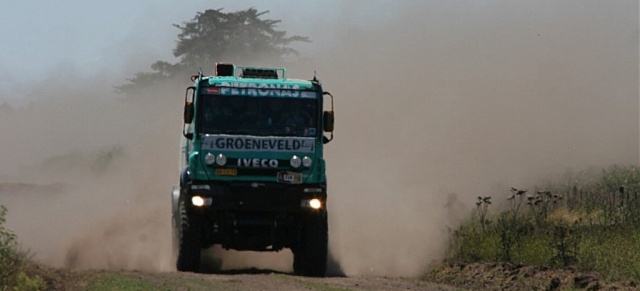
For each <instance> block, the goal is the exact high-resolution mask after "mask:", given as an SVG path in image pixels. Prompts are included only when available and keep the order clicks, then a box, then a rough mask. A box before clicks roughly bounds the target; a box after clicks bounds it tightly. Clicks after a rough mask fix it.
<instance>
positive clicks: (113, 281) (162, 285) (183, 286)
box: [49, 269, 459, 291]
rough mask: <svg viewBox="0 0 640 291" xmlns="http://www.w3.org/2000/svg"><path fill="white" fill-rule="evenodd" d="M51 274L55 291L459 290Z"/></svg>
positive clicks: (394, 282)
mask: <svg viewBox="0 0 640 291" xmlns="http://www.w3.org/2000/svg"><path fill="white" fill-rule="evenodd" d="M55 272H56V273H57V274H55V275H53V274H51V273H50V274H49V276H51V277H52V279H53V280H49V281H50V282H52V281H54V282H52V283H53V284H52V285H53V286H51V287H52V288H51V289H54V290H193V291H195V290H214V291H215V290H225V291H229V290H279V291H286V290H432V291H435V290H459V289H455V288H452V287H447V286H443V285H438V284H435V283H430V282H427V281H422V280H418V279H409V278H391V277H328V278H307V277H299V276H293V275H291V274H287V273H281V272H274V271H268V270H255V269H250V270H240V271H227V272H224V273H222V274H194V273H178V272H165V273H162V272H159V273H152V272H129V271H124V272H111V271H69V273H64V272H63V273H61V271H60V270H57V271H55Z"/></svg>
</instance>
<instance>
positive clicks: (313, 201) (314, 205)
mask: <svg viewBox="0 0 640 291" xmlns="http://www.w3.org/2000/svg"><path fill="white" fill-rule="evenodd" d="M309 206H310V207H311V208H313V209H320V207H322V202H320V199H318V198H313V199H311V200H309Z"/></svg>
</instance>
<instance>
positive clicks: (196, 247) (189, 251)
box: [176, 199, 202, 272]
mask: <svg viewBox="0 0 640 291" xmlns="http://www.w3.org/2000/svg"><path fill="white" fill-rule="evenodd" d="M178 212H179V215H180V229H179V241H178V259H177V262H176V268H177V269H178V271H180V272H198V271H199V270H200V252H201V249H202V248H201V246H202V242H201V240H202V231H201V227H200V224H199V221H198V219H197V218H196V217H194V216H193V215H192V216H189V213H188V212H187V207H186V202H185V199H180V205H179V209H178Z"/></svg>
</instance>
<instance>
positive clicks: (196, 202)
mask: <svg viewBox="0 0 640 291" xmlns="http://www.w3.org/2000/svg"><path fill="white" fill-rule="evenodd" d="M212 203H213V198H211V197H206V198H203V197H202V196H197V195H196V196H193V197H191V204H193V206H196V207H202V206H209V205H211V204H212Z"/></svg>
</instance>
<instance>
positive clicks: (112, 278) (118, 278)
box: [85, 273, 161, 291]
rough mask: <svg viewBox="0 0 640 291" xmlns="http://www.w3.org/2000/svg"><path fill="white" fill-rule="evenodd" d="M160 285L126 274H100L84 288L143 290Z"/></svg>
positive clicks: (96, 289) (158, 288)
mask: <svg viewBox="0 0 640 291" xmlns="http://www.w3.org/2000/svg"><path fill="white" fill-rule="evenodd" d="M160 287H161V286H158V285H155V284H152V283H149V282H147V281H145V280H143V279H140V278H136V277H135V276H131V275H128V274H115V273H114V274H110V273H105V274H100V275H97V276H96V278H95V279H93V280H91V281H90V282H89V283H88V285H87V286H86V289H85V290H92V291H111V290H122V291H144V290H161V289H160Z"/></svg>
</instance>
